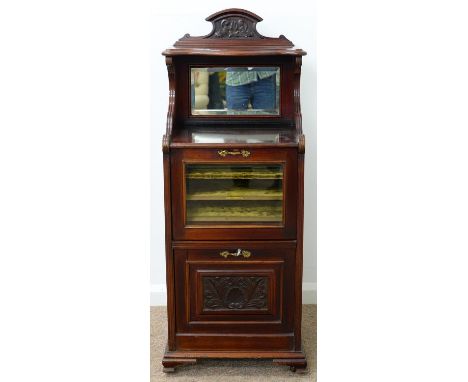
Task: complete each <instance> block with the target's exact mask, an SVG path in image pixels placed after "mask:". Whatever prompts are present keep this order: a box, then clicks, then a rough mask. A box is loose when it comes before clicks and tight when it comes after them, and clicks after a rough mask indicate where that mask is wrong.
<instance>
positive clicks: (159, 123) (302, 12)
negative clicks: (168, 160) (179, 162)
mask: <svg viewBox="0 0 468 382" xmlns="http://www.w3.org/2000/svg"><path fill="white" fill-rule="evenodd" d="M285 4H287V7H285ZM226 8H243V9H247V10H249V11H252V12H254V13H256V14H257V15H259V16H260V17H262V18H263V21H262V22H260V23H258V25H257V29H258V31H259V32H260V33H261V34H263V35H265V36H270V37H277V36H279V35H280V34H284V35H285V36H286V37H287V38H288V39H290V40H291V41H292V42H293V43H294V44H295V45H296V46H298V47H300V48H302V49H304V50H305V51H307V56H305V57H304V58H303V61H302V63H303V66H302V82H301V101H302V102H301V103H302V116H303V130H304V133H305V135H306V169H305V217H304V219H305V225H304V227H305V233H304V285H303V290H304V302H306V303H313V302H315V301H316V282H317V271H316V263H317V248H316V242H317V229H316V227H317V225H316V220H317V219H316V217H317V208H316V199H317V192H316V173H317V172H316V98H317V91H316V88H317V86H316V85H317V82H316V57H315V44H316V38H315V36H316V32H315V30H316V28H315V26H316V22H315V20H316V18H315V0H310V1H307V2H302V1H298V0H290V1H288V2H286V3H284V2H279V1H272V0H268V1H265V0H257V1H255V2H252V1H244V0H241V1H236V2H230V1H216V2H213V1H207V0H198V1H185V0H184V1H180V0H178V1H172V2H171V1H159V2H158V3H157V4H155V5H154V8H153V9H152V12H151V20H150V23H151V77H152V80H151V81H152V83H151V99H152V103H151V127H152V129H151V132H152V133H151V304H152V305H164V304H165V303H166V297H165V283H166V275H165V254H164V203H163V171H162V153H161V137H162V135H163V133H164V131H165V126H166V114H167V105H168V81H167V71H166V65H165V61H164V57H163V56H162V55H161V52H162V51H163V50H164V49H166V48H167V47H169V46H171V45H172V44H173V43H174V42H175V41H176V40H177V39H179V38H180V37H182V36H183V35H184V34H185V33H190V34H191V35H192V36H201V35H205V34H207V33H209V32H210V31H211V23H210V22H208V21H205V18H206V17H207V16H209V15H211V14H212V13H214V12H217V11H220V10H222V9H226Z"/></svg>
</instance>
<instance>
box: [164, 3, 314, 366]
mask: <svg viewBox="0 0 468 382" xmlns="http://www.w3.org/2000/svg"><path fill="white" fill-rule="evenodd" d="M206 20H207V21H210V22H211V23H212V24H213V29H212V31H211V33H209V34H208V35H206V36H202V37H192V36H190V35H188V34H186V35H185V36H184V37H182V38H181V39H180V40H178V41H177V42H176V43H175V44H174V46H173V47H171V48H169V49H167V50H165V51H164V52H163V55H164V56H165V58H166V65H167V70H168V74H169V110H168V114H167V123H166V133H165V135H164V136H163V140H162V150H163V164H164V202H165V230H166V234H165V235H166V236H165V239H166V275H167V312H168V344H167V348H166V352H165V355H164V358H163V360H162V363H163V366H164V371H165V372H172V371H174V369H175V367H176V366H179V365H184V364H191V363H196V361H197V359H200V358H268V359H272V360H273V362H275V363H277V364H280V365H287V366H290V368H291V370H293V371H296V369H302V370H303V369H305V368H306V366H307V362H306V358H305V355H304V353H303V352H302V346H301V310H302V258H303V254H302V252H303V231H304V230H303V204H304V152H305V139H304V135H303V133H302V126H301V106H300V90H299V89H300V76H301V61H302V56H303V55H305V54H306V53H305V52H304V51H303V50H301V49H298V48H295V47H294V45H293V44H292V43H291V41H289V40H288V39H286V37H284V36H283V35H281V36H279V37H278V38H270V37H264V36H262V35H260V34H259V33H258V31H257V29H256V24H257V22H259V21H261V20H262V19H261V18H260V17H259V16H257V15H255V14H253V13H251V12H248V11H245V10H241V9H227V10H224V11H221V12H218V13H215V14H213V15H211V16H209V17H208V18H207V19H206Z"/></svg>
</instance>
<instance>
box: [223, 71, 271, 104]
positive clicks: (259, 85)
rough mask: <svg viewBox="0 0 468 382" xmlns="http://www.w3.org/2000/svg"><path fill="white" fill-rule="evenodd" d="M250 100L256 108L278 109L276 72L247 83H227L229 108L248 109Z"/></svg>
mask: <svg viewBox="0 0 468 382" xmlns="http://www.w3.org/2000/svg"><path fill="white" fill-rule="evenodd" d="M249 100H250V102H251V104H252V107H253V108H254V109H266V110H274V109H276V74H274V75H272V76H270V77H267V78H264V79H262V80H260V79H259V80H257V81H254V82H251V83H249V84H246V85H238V86H229V85H226V102H227V108H228V109H234V110H246V109H247V107H248V105H249Z"/></svg>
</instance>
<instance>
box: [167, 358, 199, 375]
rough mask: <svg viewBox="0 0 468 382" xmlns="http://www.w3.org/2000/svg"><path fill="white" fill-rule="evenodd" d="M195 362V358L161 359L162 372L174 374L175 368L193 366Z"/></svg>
mask: <svg viewBox="0 0 468 382" xmlns="http://www.w3.org/2000/svg"><path fill="white" fill-rule="evenodd" d="M196 363H197V360H196V359H195V358H163V360H162V365H163V372H164V373H174V372H175V368H176V367H177V366H183V365H195V364H196Z"/></svg>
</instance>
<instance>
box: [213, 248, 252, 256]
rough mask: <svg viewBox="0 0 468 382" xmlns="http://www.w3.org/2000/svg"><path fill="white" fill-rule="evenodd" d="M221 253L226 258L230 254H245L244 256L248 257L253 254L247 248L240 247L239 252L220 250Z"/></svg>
mask: <svg viewBox="0 0 468 382" xmlns="http://www.w3.org/2000/svg"><path fill="white" fill-rule="evenodd" d="M219 255H220V256H222V257H224V258H225V259H227V257H228V256H234V257H239V256H244V258H245V259H247V258H249V257H250V256H251V255H252V253H251V252H250V251H247V250H245V249H240V248H239V249H238V250H237V252H229V251H223V252H220V253H219Z"/></svg>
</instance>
